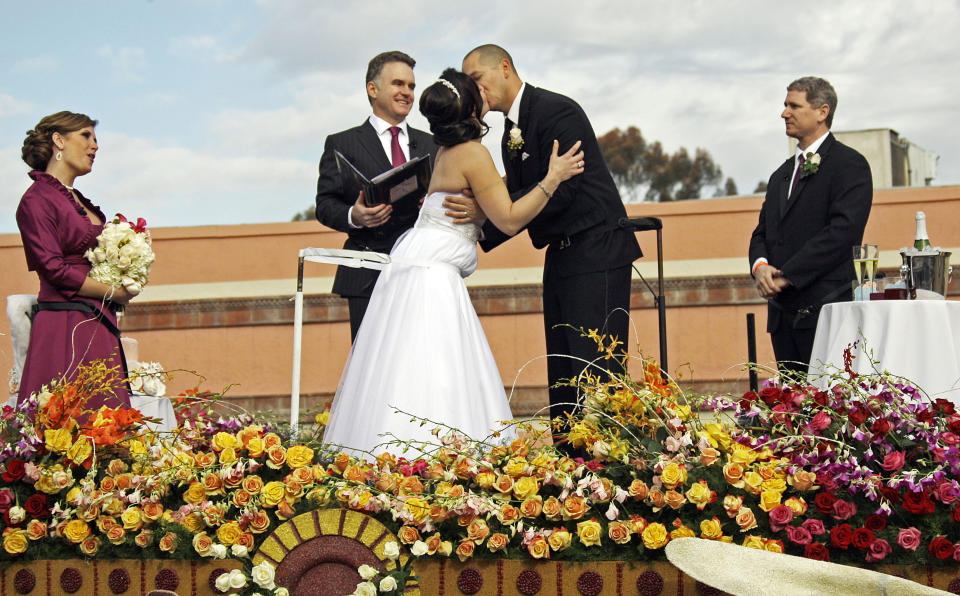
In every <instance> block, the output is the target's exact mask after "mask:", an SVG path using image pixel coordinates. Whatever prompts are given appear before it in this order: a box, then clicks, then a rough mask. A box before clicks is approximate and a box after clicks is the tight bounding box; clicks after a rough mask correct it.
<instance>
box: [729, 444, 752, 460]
mask: <svg viewBox="0 0 960 596" xmlns="http://www.w3.org/2000/svg"><path fill="white" fill-rule="evenodd" d="M758 455H759V453H757V452H756V451H754V450H753V449H750V448H749V447H746V446H744V445H741V444H740V443H735V444H734V445H733V453H731V454H730V461H732V462H735V463H738V464H743V465H749V464H752V463H753V462H755V461H757V456H758Z"/></svg>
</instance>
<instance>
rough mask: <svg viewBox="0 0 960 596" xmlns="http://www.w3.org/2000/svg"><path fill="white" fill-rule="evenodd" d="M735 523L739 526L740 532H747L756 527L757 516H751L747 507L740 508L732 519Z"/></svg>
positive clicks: (751, 513) (750, 511)
mask: <svg viewBox="0 0 960 596" xmlns="http://www.w3.org/2000/svg"><path fill="white" fill-rule="evenodd" d="M734 519H735V521H736V522H737V525H738V526H740V531H741V532H749V531H750V530H753V529H754V528H756V527H757V516H755V515H754V514H753V511H752V510H751V509H750V508H749V507H741V508H740V510H739V511H737V517H736V518H734Z"/></svg>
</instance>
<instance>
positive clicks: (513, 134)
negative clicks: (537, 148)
mask: <svg viewBox="0 0 960 596" xmlns="http://www.w3.org/2000/svg"><path fill="white" fill-rule="evenodd" d="M520 138H521V137H520V129H519V128H517V127H516V126H514V127H513V128H511V129H510V140H511V141H519V140H520Z"/></svg>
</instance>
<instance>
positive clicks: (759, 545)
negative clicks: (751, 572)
mask: <svg viewBox="0 0 960 596" xmlns="http://www.w3.org/2000/svg"><path fill="white" fill-rule="evenodd" d="M743 546H745V547H747V548H755V549H758V550H764V548H763V546H764V545H763V538H761V537H759V536H747V537H746V538H744V539H743Z"/></svg>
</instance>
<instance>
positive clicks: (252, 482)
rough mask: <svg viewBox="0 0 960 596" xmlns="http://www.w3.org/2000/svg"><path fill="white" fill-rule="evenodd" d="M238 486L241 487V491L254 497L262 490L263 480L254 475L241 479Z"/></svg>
mask: <svg viewBox="0 0 960 596" xmlns="http://www.w3.org/2000/svg"><path fill="white" fill-rule="evenodd" d="M240 486H242V487H243V490H245V491H247V492H248V493H250V494H251V495H256V494H259V493H260V491H261V490H263V479H262V478H260V477H259V476H257V475H256V474H254V475H252V476H245V477H244V478H243V482H241V483H240Z"/></svg>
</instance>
